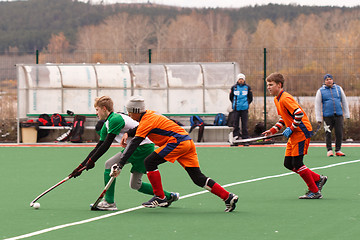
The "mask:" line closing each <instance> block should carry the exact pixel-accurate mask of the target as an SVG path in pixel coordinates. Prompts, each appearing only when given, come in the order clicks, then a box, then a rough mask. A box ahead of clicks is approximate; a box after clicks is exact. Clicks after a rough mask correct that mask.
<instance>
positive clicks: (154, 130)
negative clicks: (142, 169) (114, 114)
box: [135, 110, 199, 168]
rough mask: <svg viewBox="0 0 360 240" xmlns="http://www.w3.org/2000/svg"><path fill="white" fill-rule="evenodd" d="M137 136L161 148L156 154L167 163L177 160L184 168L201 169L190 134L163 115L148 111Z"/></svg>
mask: <svg viewBox="0 0 360 240" xmlns="http://www.w3.org/2000/svg"><path fill="white" fill-rule="evenodd" d="M135 136H138V137H143V138H145V137H148V138H149V139H150V140H151V141H152V142H153V143H155V144H156V145H157V146H159V148H157V149H156V150H155V152H156V153H157V154H158V155H159V156H161V157H162V158H164V160H166V161H169V162H172V163H173V162H175V161H176V160H177V161H178V162H179V163H180V164H181V166H183V167H184V168H185V167H199V160H198V157H197V153H196V148H195V144H194V141H193V140H192V139H191V138H190V136H189V134H188V132H186V131H185V130H184V129H183V128H182V127H180V126H179V125H178V124H176V123H175V122H173V121H172V120H170V119H168V118H167V117H164V116H163V115H160V114H158V113H156V112H154V111H150V110H146V113H145V114H144V115H143V116H142V117H141V119H140V122H139V126H138V128H137V130H136V133H135Z"/></svg>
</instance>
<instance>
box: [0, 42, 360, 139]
mask: <svg viewBox="0 0 360 240" xmlns="http://www.w3.org/2000/svg"><path fill="white" fill-rule="evenodd" d="M175 62H176V63H179V62H186V63H188V62H236V63H237V64H238V66H239V67H240V71H241V72H243V73H244V74H245V75H246V81H247V83H248V84H249V85H250V86H251V88H252V89H253V92H254V96H255V97H256V101H254V104H252V105H251V108H250V125H251V126H250V130H251V128H252V126H253V125H255V124H256V122H258V121H263V120H264V107H263V106H264V98H263V97H264V93H265V94H267V93H266V90H264V76H265V75H269V74H270V73H272V72H281V73H282V74H284V75H285V76H286V83H285V86H284V88H285V89H286V91H288V92H290V93H291V94H292V95H294V96H295V97H297V98H298V100H299V101H300V102H301V104H304V105H305V106H304V108H305V111H307V112H308V113H309V112H310V113H311V114H313V111H314V110H313V102H312V97H314V96H315V94H316V90H317V89H318V88H319V87H320V86H321V84H322V83H323V75H324V74H326V73H331V74H332V75H333V76H334V80H335V82H336V83H337V84H339V85H340V86H342V87H343V89H344V91H345V93H346V95H347V96H348V97H349V99H350V111H351V121H347V122H346V124H345V136H346V138H352V139H354V140H360V136H358V135H359V134H356V132H357V133H358V132H360V127H359V126H358V125H359V124H358V122H359V120H360V109H359V104H358V102H359V96H360V49H357V48H268V49H263V48H254V49H151V50H149V49H144V50H122V49H109V50H95V49H94V50H91V51H74V52H71V53H69V52H61V53H49V52H45V51H44V52H37V51H34V52H16V53H5V52H4V53H0V100H1V101H0V142H16V136H17V133H16V117H17V76H16V67H15V65H16V64H21V63H22V64H35V63H41V64H44V63H58V64H59V63H115V64H116V63H135V64H136V63H175ZM234 82H235V80H234ZM268 98H269V100H267V101H266V102H269V103H268V104H269V105H267V106H268V107H267V110H266V112H267V115H266V116H269V123H270V124H271V122H272V121H275V115H276V113H275V114H274V112H273V109H274V107H273V106H272V97H270V96H268V97H267V99H268ZM228 102H229V100H228V99H224V104H226V105H228ZM319 137H322V136H321V135H320V136H319Z"/></svg>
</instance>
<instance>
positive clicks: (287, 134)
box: [282, 127, 293, 138]
mask: <svg viewBox="0 0 360 240" xmlns="http://www.w3.org/2000/svg"><path fill="white" fill-rule="evenodd" d="M292 133H293V131H292V130H291V128H290V127H287V128H286V129H285V130H284V131H283V132H282V135H284V136H285V137H287V138H289V137H290V135H291V134H292Z"/></svg>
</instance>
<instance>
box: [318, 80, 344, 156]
mask: <svg viewBox="0 0 360 240" xmlns="http://www.w3.org/2000/svg"><path fill="white" fill-rule="evenodd" d="M315 114H316V121H317V122H319V123H321V122H322V120H324V129H325V140H326V148H327V156H328V157H332V156H334V153H333V151H332V146H331V131H332V129H333V128H335V155H336V156H340V157H344V156H345V154H344V153H343V152H341V144H342V137H343V136H342V134H343V128H344V117H345V118H350V112H349V105H348V102H347V100H346V95H345V93H344V90H343V89H342V88H341V87H340V86H339V85H337V84H335V83H334V78H333V76H332V75H331V74H326V75H325V76H324V84H323V86H322V87H321V88H319V89H318V91H317V92H316V97H315Z"/></svg>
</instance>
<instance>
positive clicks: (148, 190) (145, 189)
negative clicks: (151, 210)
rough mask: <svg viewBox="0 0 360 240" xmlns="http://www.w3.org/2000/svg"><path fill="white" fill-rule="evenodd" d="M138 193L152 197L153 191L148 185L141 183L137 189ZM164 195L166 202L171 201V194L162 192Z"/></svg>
mask: <svg viewBox="0 0 360 240" xmlns="http://www.w3.org/2000/svg"><path fill="white" fill-rule="evenodd" d="M138 191H139V192H141V193H145V194H148V195H154V191H153V188H152V186H151V184H150V183H145V182H142V183H141V187H140V188H139V189H138ZM164 194H165V197H166V199H167V200H170V199H171V193H169V192H168V191H165V190H164Z"/></svg>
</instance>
